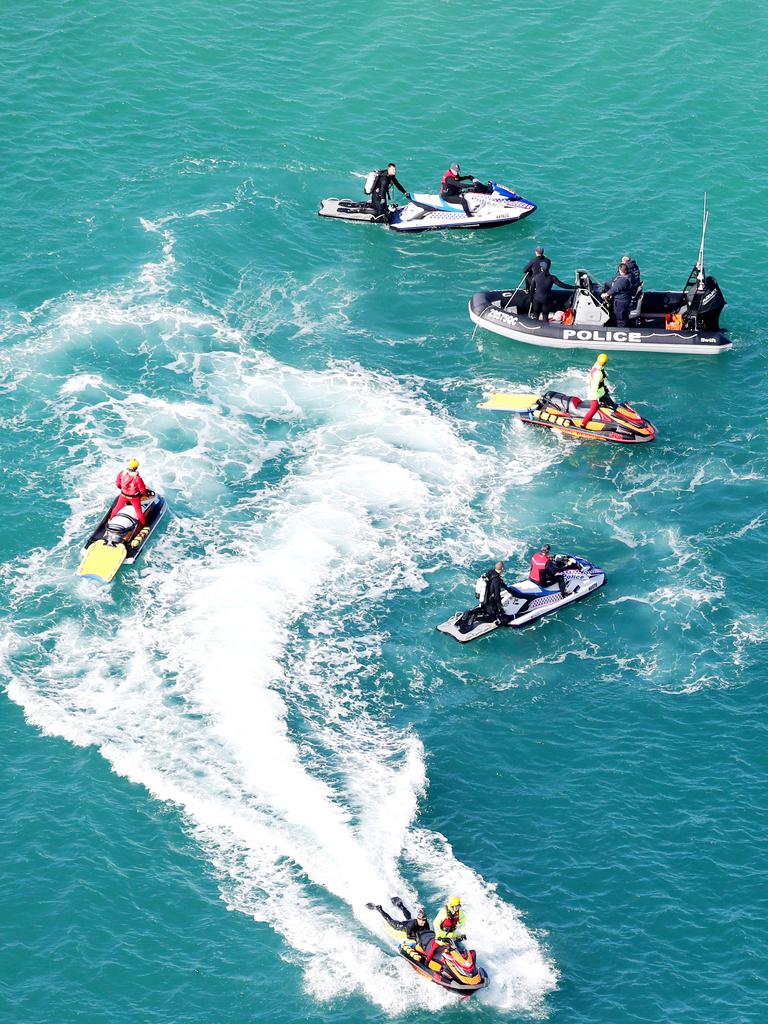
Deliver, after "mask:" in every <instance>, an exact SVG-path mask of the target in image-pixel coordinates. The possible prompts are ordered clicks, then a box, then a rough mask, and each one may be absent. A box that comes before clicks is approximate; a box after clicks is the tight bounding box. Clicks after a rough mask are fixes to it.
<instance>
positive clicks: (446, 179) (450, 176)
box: [440, 167, 459, 189]
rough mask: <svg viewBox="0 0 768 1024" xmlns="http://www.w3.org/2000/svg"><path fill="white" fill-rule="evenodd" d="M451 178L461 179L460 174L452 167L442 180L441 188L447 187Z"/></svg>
mask: <svg viewBox="0 0 768 1024" xmlns="http://www.w3.org/2000/svg"><path fill="white" fill-rule="evenodd" d="M449 178H452V179H453V180H454V181H458V180H459V176H458V174H454V173H453V171H452V170H451V169H450V167H449V168H448V170H447V171H446V172H445V174H444V175H443V180H442V181H441V182H440V188H441V189H443V188H445V186H446V184H447V183H448V179H449Z"/></svg>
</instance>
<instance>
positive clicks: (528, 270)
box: [523, 245, 552, 288]
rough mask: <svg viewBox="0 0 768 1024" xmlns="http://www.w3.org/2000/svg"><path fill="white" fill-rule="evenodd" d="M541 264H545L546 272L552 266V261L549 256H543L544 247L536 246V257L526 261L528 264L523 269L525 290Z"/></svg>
mask: <svg viewBox="0 0 768 1024" xmlns="http://www.w3.org/2000/svg"><path fill="white" fill-rule="evenodd" d="M542 263H546V264H547V270H549V268H550V267H551V266H552V260H551V259H550V258H549V256H545V255H544V246H543V245H537V246H536V255H535V256H534V257H533V259H530V260H528V262H527V263H526V264H525V266H524V267H523V274H524V275H525V286H526V288H529V287H530V283H531V278H532V277H533V275H534V273H535V271H537V270H538V269H539V267H540V265H541V264H542Z"/></svg>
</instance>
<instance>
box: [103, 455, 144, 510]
mask: <svg viewBox="0 0 768 1024" xmlns="http://www.w3.org/2000/svg"><path fill="white" fill-rule="evenodd" d="M115 486H116V487H117V489H118V490H119V491H120V497H119V498H118V499H117V501H116V502H115V507H114V508H113V509H112V515H111V516H110V519H112V517H113V516H116V515H117V513H118V512H119V511H120V510H121V509H123V508H125V506H126V505H132V506H133V511H134V512H135V513H136V519H137V521H138V523H139V525H140V526H146V525H147V520H146V519H145V518H144V510H143V509H142V507H141V499H142V498H143V497H145V496H146V494H147V492H148V488H147V485H146V484H145V483H144V481H143V480H142V479H141V477H140V476H139V460H138V459H131V460H130V461H129V462H128V468H127V469H123V470H121V471H120V472H119V473H118V474H117V479H116V480H115Z"/></svg>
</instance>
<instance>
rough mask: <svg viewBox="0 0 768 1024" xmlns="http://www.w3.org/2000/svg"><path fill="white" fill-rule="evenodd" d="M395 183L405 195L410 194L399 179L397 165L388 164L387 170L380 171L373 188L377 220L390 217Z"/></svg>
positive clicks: (372, 203) (372, 195)
mask: <svg viewBox="0 0 768 1024" xmlns="http://www.w3.org/2000/svg"><path fill="white" fill-rule="evenodd" d="M393 185H394V186H395V188H398V189H400V191H401V192H402V193H403V195H404V196H407V195H408V193H407V192H406V190H405V189H404V188H403V186H402V185H401V184H400V182H399V181H398V180H397V165H396V164H387V166H386V169H385V170H382V171H379V173H378V175H377V177H376V180H375V181H374V183H373V188H372V189H371V206H372V207H373V212H374V213H375V214H376V219H377V220H388V219H389V193H390V191H391V189H392V186H393Z"/></svg>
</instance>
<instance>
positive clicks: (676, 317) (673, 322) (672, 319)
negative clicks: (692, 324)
mask: <svg viewBox="0 0 768 1024" xmlns="http://www.w3.org/2000/svg"><path fill="white" fill-rule="evenodd" d="M664 327H665V329H666V330H668V331H682V329H683V314H682V313H667V316H666V323H665V324H664Z"/></svg>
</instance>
